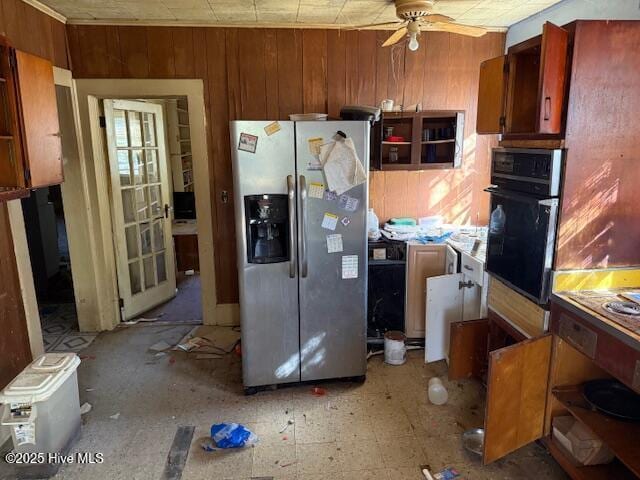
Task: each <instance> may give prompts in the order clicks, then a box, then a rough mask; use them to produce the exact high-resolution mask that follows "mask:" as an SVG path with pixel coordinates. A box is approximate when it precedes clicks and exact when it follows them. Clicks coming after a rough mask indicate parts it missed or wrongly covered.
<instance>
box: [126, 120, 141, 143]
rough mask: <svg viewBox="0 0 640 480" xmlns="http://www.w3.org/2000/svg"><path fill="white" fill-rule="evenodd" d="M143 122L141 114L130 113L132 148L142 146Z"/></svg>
mask: <svg viewBox="0 0 640 480" xmlns="http://www.w3.org/2000/svg"><path fill="white" fill-rule="evenodd" d="M141 123H142V122H141V121H140V112H129V138H130V140H131V144H130V145H131V146H132V147H141V146H142V124H141Z"/></svg>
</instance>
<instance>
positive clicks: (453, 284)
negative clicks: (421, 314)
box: [424, 273, 463, 363]
mask: <svg viewBox="0 0 640 480" xmlns="http://www.w3.org/2000/svg"><path fill="white" fill-rule="evenodd" d="M462 279H463V275H462V274H461V273H455V274H452V275H441V276H437V277H430V278H427V299H426V303H427V307H426V319H425V327H426V334H425V348H424V359H425V362H426V363H429V362H435V361H437V360H442V359H443V358H448V357H449V330H450V328H451V323H452V322H459V321H460V320H462V305H463V289H460V282H461V281H462Z"/></svg>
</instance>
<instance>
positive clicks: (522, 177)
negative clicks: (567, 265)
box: [486, 148, 563, 304]
mask: <svg viewBox="0 0 640 480" xmlns="http://www.w3.org/2000/svg"><path fill="white" fill-rule="evenodd" d="M562 159H563V152H562V150H541V149H506V148H496V149H494V150H493V154H492V162H491V183H492V186H491V187H489V188H487V189H486V191H487V192H489V193H490V194H491V217H490V224H489V234H488V239H487V242H488V243H487V271H488V272H489V273H490V274H491V275H492V276H494V277H496V278H498V279H499V280H501V281H503V282H504V283H506V284H507V285H509V286H510V287H511V288H513V289H515V290H516V291H518V292H519V293H521V294H523V295H524V296H526V297H527V298H529V299H531V300H533V301H534V302H536V303H538V304H546V303H547V301H548V298H549V282H550V277H551V269H552V267H553V253H554V247H555V238H556V225H557V218H558V205H559V196H560V185H561V183H560V181H561V176H562Z"/></svg>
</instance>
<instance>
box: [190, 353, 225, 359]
mask: <svg viewBox="0 0 640 480" xmlns="http://www.w3.org/2000/svg"><path fill="white" fill-rule="evenodd" d="M221 358H224V357H223V356H222V355H221V354H219V353H201V354H198V355H196V360H220V359H221Z"/></svg>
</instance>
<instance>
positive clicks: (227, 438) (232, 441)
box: [211, 423, 258, 448]
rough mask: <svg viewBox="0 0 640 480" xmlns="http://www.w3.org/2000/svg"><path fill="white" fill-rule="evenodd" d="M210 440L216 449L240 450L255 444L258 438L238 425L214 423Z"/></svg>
mask: <svg viewBox="0 0 640 480" xmlns="http://www.w3.org/2000/svg"><path fill="white" fill-rule="evenodd" d="M211 439H212V440H213V441H214V442H215V444H216V446H217V447H218V448H242V447H247V446H249V445H253V444H254V443H256V442H257V441H258V436H257V435H256V434H255V433H253V432H251V431H250V430H248V429H247V428H246V427H245V426H244V425H240V424H238V423H215V424H213V425H211Z"/></svg>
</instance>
